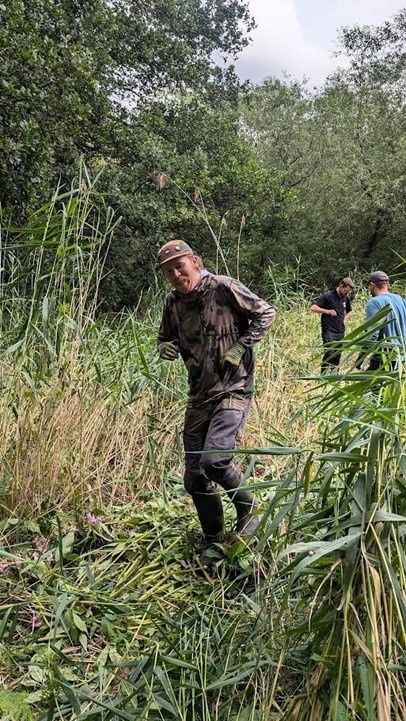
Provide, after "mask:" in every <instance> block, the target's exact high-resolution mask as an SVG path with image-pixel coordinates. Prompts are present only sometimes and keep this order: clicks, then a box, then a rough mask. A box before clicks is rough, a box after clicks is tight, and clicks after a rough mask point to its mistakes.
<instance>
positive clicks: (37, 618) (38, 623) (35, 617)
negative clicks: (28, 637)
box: [31, 611, 42, 631]
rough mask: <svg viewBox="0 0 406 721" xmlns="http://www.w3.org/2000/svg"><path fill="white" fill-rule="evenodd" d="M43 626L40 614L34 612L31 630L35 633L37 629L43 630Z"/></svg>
mask: <svg viewBox="0 0 406 721" xmlns="http://www.w3.org/2000/svg"><path fill="white" fill-rule="evenodd" d="M41 626H42V618H41V616H40V614H39V613H38V612H37V611H33V612H32V617H31V628H32V630H33V631H34V629H35V628H41Z"/></svg>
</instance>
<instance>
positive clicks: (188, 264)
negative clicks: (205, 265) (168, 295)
mask: <svg viewBox="0 0 406 721" xmlns="http://www.w3.org/2000/svg"><path fill="white" fill-rule="evenodd" d="M162 273H163V276H164V278H165V280H167V281H168V283H170V284H171V285H172V286H173V287H174V288H175V290H177V291H179V293H183V294H187V293H191V292H192V290H194V289H195V288H196V286H197V284H198V283H199V282H200V270H199V264H198V260H197V258H196V256H195V255H193V256H192V255H184V256H182V257H181V258H172V259H171V260H168V261H167V262H166V263H165V265H164V266H163V267H162Z"/></svg>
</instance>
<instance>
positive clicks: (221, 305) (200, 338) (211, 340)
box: [158, 270, 275, 406]
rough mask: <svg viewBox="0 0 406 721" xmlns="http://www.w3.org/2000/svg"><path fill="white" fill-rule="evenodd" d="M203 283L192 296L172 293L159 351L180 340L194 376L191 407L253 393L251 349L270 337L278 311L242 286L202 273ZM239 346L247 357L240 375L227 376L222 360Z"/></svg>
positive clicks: (161, 333)
mask: <svg viewBox="0 0 406 721" xmlns="http://www.w3.org/2000/svg"><path fill="white" fill-rule="evenodd" d="M201 274H202V279H201V281H200V283H199V284H198V285H197V287H196V288H195V289H194V290H193V291H192V292H191V293H188V294H182V293H179V292H178V291H176V290H172V291H171V292H170V293H169V294H168V295H167V297H166V301H165V306H164V310H163V314H162V321H161V325H160V328H159V333H158V346H159V344H160V343H162V342H163V341H168V340H171V341H173V340H176V341H177V342H178V346H179V352H180V355H181V356H182V359H183V361H184V363H185V365H186V368H187V371H188V376H189V405H192V406H198V405H201V404H202V403H205V402H206V401H210V400H213V399H217V398H219V399H220V398H222V397H226V396H230V395H237V396H245V397H250V396H252V393H253V370H254V358H253V351H252V346H253V345H254V344H255V343H257V342H258V341H259V340H261V338H263V337H264V335H265V334H266V333H267V331H268V329H269V328H270V326H271V325H272V323H273V321H274V319H275V311H274V309H273V308H272V307H271V306H270V305H268V303H266V302H265V301H264V300H261V298H259V297H258V296H257V295H255V294H254V293H252V292H251V291H250V290H249V289H248V288H246V287H245V286H244V285H243V284H242V283H240V282H239V281H237V280H234V279H233V278H230V277H228V276H224V275H212V274H211V273H209V272H208V271H205V270H203V271H201ZM236 341H239V342H240V343H241V344H242V345H243V346H245V348H246V351H245V353H244V355H243V357H242V359H241V363H240V365H239V367H238V369H237V370H236V372H235V373H234V374H233V375H231V377H230V376H226V377H225V376H224V374H223V373H222V371H221V368H220V359H221V357H222V355H223V354H224V353H225V351H226V350H228V348H230V347H231V346H232V345H233V344H234V343H235V342H236Z"/></svg>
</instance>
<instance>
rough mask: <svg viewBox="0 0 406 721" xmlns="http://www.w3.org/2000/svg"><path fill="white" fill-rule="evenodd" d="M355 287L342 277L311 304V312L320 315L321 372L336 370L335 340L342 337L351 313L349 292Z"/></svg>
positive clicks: (336, 348)
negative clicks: (331, 288)
mask: <svg viewBox="0 0 406 721" xmlns="http://www.w3.org/2000/svg"><path fill="white" fill-rule="evenodd" d="M354 288H355V285H354V282H353V281H352V280H351V278H343V279H342V280H341V281H340V283H339V284H338V286H337V287H336V288H333V290H328V291H326V292H325V293H322V294H321V295H320V296H319V297H318V298H316V300H315V301H314V303H313V305H312V306H311V308H310V310H311V311H312V313H319V314H320V315H321V337H322V339H323V345H324V355H323V359H322V362H321V372H322V373H326V372H327V371H328V370H334V369H337V370H338V366H339V365H340V357H341V351H340V349H339V348H338V347H337V341H340V340H341V339H342V338H344V333H345V322H346V320H347V318H348V316H349V315H350V313H351V301H350V299H349V297H348V296H349V294H350V293H351V291H353V290H354Z"/></svg>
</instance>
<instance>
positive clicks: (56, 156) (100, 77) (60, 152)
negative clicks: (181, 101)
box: [0, 0, 252, 220]
mask: <svg viewBox="0 0 406 721" xmlns="http://www.w3.org/2000/svg"><path fill="white" fill-rule="evenodd" d="M251 27H252V21H251V19H250V17H249V14H248V9H247V5H246V4H245V3H244V1H243V0H209V1H208V2H204V0H152V1H149V2H146V1H145V0H141V1H139V0H137V2H136V1H135V0H129V1H128V2H125V1H124V0H113V1H112V2H106V1H105V0H84V1H82V0H80V1H79V0H60V1H59V2H54V1H53V0H32V2H30V3H27V2H24V0H15V1H14V2H12V3H7V4H1V5H0V28H1V30H0V47H1V49H2V82H1V85H0V153H1V155H0V184H1V198H0V199H1V203H2V206H3V209H4V210H5V211H6V213H7V212H8V213H13V215H14V218H17V219H18V220H20V219H22V218H24V216H25V215H26V214H27V212H28V211H29V210H30V209H32V208H34V207H36V205H38V203H40V202H42V201H43V200H44V199H45V198H46V197H47V195H49V193H50V192H51V190H52V189H53V187H54V185H55V183H56V182H57V181H58V180H59V179H61V180H62V182H64V181H66V180H67V179H69V178H71V176H72V172H74V171H75V170H76V168H77V161H78V158H79V156H80V155H83V156H84V157H85V159H86V161H87V162H89V159H90V158H92V157H100V156H104V157H111V156H112V157H116V155H117V134H119V135H120V134H121V135H122V134H123V132H124V131H125V124H126V122H127V119H128V114H129V112H130V109H129V107H128V102H129V100H130V97H131V98H132V99H134V98H137V99H138V102H140V101H141V100H144V99H145V98H151V97H152V96H154V95H155V94H156V93H158V92H163V90H164V89H165V92H167V93H173V92H175V90H176V89H177V88H183V89H185V88H187V89H189V90H191V89H193V91H194V92H199V93H203V94H206V95H207V97H208V98H209V99H210V100H211V101H212V102H214V101H217V102H219V98H220V97H221V93H219V88H221V89H222V90H223V91H224V90H226V89H229V90H230V92H232V93H234V92H235V89H236V87H237V85H238V83H237V81H236V77H235V75H234V74H233V71H232V68H231V69H230V68H227V69H226V70H224V71H222V70H220V69H219V68H217V67H216V66H215V64H214V62H213V60H212V55H213V53H214V51H218V52H219V53H220V54H222V55H224V56H225V57H226V58H230V57H231V58H232V57H234V56H235V54H236V53H238V51H239V50H240V49H241V47H243V45H244V44H245V43H246V42H247V40H246V33H247V32H248V31H249V29H250V28H251ZM124 98H125V99H126V103H127V105H123V102H122V101H123V99H124ZM119 100H121V104H120V102H119ZM139 111H140V108H139V107H137V108H136V112H139Z"/></svg>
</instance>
